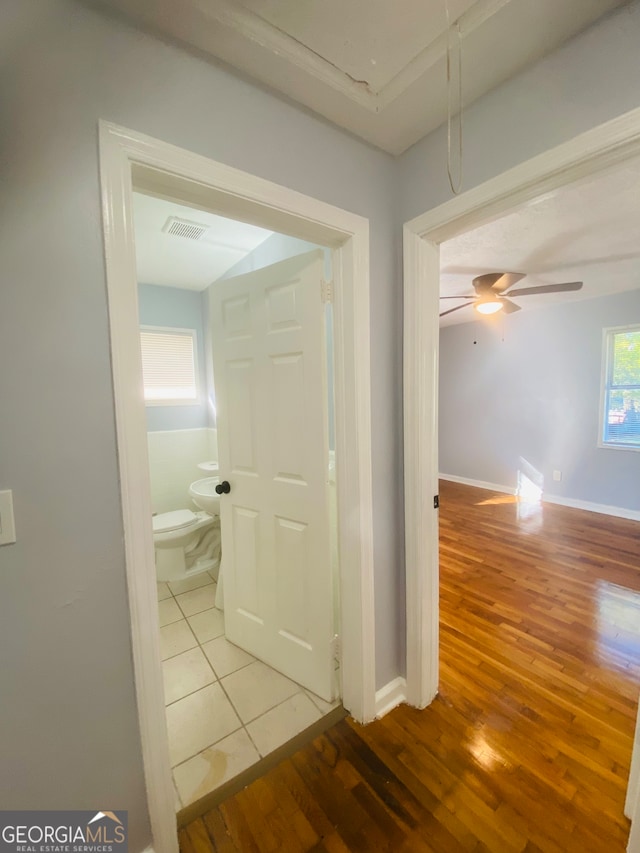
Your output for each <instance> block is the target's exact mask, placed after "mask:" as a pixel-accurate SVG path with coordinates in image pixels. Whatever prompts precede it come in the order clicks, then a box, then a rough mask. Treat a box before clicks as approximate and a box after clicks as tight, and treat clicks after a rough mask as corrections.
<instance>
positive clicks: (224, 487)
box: [216, 480, 231, 495]
mask: <svg viewBox="0 0 640 853" xmlns="http://www.w3.org/2000/svg"><path fill="white" fill-rule="evenodd" d="M230 491H231V486H230V484H229V481H228V480H223V481H222V482H221V483H218V485H217V486H216V494H218V495H228V494H229V492H230Z"/></svg>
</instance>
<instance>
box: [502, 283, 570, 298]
mask: <svg viewBox="0 0 640 853" xmlns="http://www.w3.org/2000/svg"><path fill="white" fill-rule="evenodd" d="M581 287H582V282H581V281H565V282H564V283H563V284H542V285H540V286H539V287H523V288H521V289H519V290H510V291H509V292H508V293H506V294H505V296H518V297H520V296H532V295H533V294H534V293H568V292H569V291H570V290H580V289H581Z"/></svg>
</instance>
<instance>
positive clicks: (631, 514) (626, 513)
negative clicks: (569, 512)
mask: <svg viewBox="0 0 640 853" xmlns="http://www.w3.org/2000/svg"><path fill="white" fill-rule="evenodd" d="M542 502H543V503H548V504H558V505H559V506H569V507H573V509H586V510H587V512H599V513H600V514H601V515H614V516H615V517H616V518H629V519H631V521H640V511H638V510H637V509H624V508H623V507H621V506H608V505H607V504H594V503H591V501H578V500H574V499H573V498H561V497H558V496H557V495H548V494H546V492H545V493H543V495H542Z"/></svg>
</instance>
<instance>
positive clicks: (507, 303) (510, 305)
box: [499, 296, 522, 314]
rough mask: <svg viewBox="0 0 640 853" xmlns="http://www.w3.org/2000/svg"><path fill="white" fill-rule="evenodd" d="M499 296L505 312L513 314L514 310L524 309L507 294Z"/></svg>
mask: <svg viewBox="0 0 640 853" xmlns="http://www.w3.org/2000/svg"><path fill="white" fill-rule="evenodd" d="M499 298H500V302H501V303H502V310H503V311H504V313H505V314H513V312H514V311H522V308H520V306H519V305H516V303H515V302H512V301H511V300H510V299H507V298H506V297H505V296H500V297H499Z"/></svg>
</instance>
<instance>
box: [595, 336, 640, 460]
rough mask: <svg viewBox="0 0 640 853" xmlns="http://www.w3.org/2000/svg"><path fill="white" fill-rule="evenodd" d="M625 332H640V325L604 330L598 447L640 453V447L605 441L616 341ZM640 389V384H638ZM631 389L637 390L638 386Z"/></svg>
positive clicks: (632, 386)
mask: <svg viewBox="0 0 640 853" xmlns="http://www.w3.org/2000/svg"><path fill="white" fill-rule="evenodd" d="M625 332H640V323H630V324H627V325H624V326H607V327H606V328H604V329H603V330H602V370H601V376H600V418H599V424H598V447H600V448H603V449H605V450H631V451H633V452H636V453H638V452H640V445H636V444H624V443H622V442H612V441H605V434H604V430H605V425H606V423H607V422H608V416H609V412H608V406H607V401H608V392H609V390H610V388H611V384H610V381H609V379H610V376H612V373H613V361H614V358H613V354H614V346H613V343H614V339H615V336H616V335H618V334H623V333H625ZM637 387H638V389H640V383H638V386H637ZM629 388H632V389H635V388H636V385H630V386H629Z"/></svg>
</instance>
